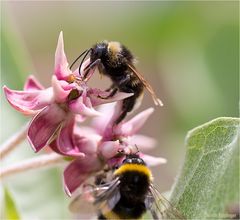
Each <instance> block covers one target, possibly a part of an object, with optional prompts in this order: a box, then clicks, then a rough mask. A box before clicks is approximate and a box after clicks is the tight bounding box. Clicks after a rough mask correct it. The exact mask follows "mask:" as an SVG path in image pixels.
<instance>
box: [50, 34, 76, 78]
mask: <svg viewBox="0 0 240 220" xmlns="http://www.w3.org/2000/svg"><path fill="white" fill-rule="evenodd" d="M54 73H55V75H56V77H57V78H58V79H59V80H67V77H68V76H69V75H70V74H71V73H72V72H71V70H70V69H69V67H68V62H67V58H66V55H65V52H64V43H63V33H62V31H61V32H60V34H59V38H58V44H57V49H56V52H55V69H54Z"/></svg>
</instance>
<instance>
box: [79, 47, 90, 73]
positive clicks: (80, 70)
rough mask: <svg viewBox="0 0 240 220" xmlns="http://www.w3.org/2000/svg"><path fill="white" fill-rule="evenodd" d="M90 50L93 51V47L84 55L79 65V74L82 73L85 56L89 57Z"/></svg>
mask: <svg viewBox="0 0 240 220" xmlns="http://www.w3.org/2000/svg"><path fill="white" fill-rule="evenodd" d="M90 51H92V48H90V49H88V50H86V54H85V55H84V57H83V59H82V61H81V63H80V66H79V68H78V73H79V75H80V74H81V72H80V71H81V67H82V64H83V61H84V60H85V58H86V57H87V55H88V54H89V52H90Z"/></svg>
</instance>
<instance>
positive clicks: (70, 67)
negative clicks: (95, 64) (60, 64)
mask: <svg viewBox="0 0 240 220" xmlns="http://www.w3.org/2000/svg"><path fill="white" fill-rule="evenodd" d="M87 51H88V50H85V51H83V52H82V53H81V54H80V55H79V56H78V57H77V58H76V59H75V60H74V61H73V63H72V64H71V66H70V67H69V68H70V69H72V67H73V65H74V64H75V63H76V62H77V61H78V60H79V59H80V58H81V56H83V55H84V54H85V53H86V52H87Z"/></svg>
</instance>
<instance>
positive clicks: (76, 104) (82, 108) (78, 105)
mask: <svg viewBox="0 0 240 220" xmlns="http://www.w3.org/2000/svg"><path fill="white" fill-rule="evenodd" d="M69 109H70V110H71V111H72V112H73V113H75V114H80V115H83V116H93V117H94V116H100V115H101V113H100V112H98V111H96V110H95V109H94V108H91V107H87V106H86V102H84V99H83V97H82V96H80V97H78V98H77V99H75V100H73V101H71V102H70V103H69Z"/></svg>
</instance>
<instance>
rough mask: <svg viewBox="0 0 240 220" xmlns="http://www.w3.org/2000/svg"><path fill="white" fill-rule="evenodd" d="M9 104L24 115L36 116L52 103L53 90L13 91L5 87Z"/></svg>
mask: <svg viewBox="0 0 240 220" xmlns="http://www.w3.org/2000/svg"><path fill="white" fill-rule="evenodd" d="M3 90H4V92H5V95H6V98H7V100H8V102H9V103H10V104H11V105H12V106H13V107H14V108H15V109H16V110H18V111H20V112H22V113H23V114H36V113H37V111H38V110H41V109H43V108H44V107H46V105H48V104H49V103H51V102H52V99H53V92H52V89H51V88H48V89H44V90H27V91H17V90H11V89H9V88H7V87H6V86H4V87H3Z"/></svg>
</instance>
